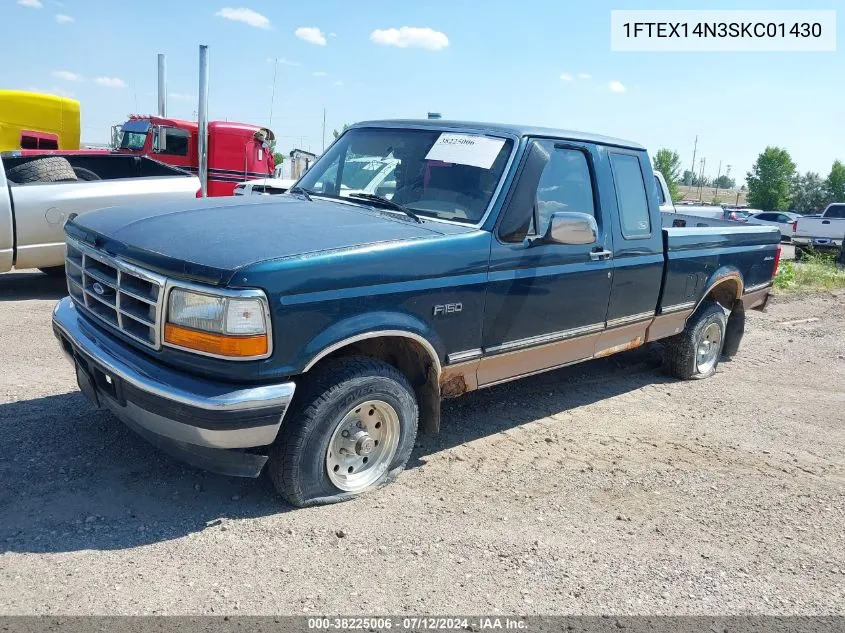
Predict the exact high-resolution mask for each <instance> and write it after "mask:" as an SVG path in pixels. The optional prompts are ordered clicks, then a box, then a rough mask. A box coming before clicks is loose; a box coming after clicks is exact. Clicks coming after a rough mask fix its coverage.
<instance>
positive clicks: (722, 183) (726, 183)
mask: <svg viewBox="0 0 845 633" xmlns="http://www.w3.org/2000/svg"><path fill="white" fill-rule="evenodd" d="M713 186H714V187H718V188H719V189H733V188H734V187H736V180H734V179H733V178H731V177H729V176H728V175H726V174H722V175H721V176H719V177H718V178H716V180H714V181H713Z"/></svg>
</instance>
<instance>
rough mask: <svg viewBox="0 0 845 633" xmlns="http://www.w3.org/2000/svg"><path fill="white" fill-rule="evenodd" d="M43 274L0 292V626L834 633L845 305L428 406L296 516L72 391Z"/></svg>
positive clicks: (258, 489)
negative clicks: (504, 622)
mask: <svg viewBox="0 0 845 633" xmlns="http://www.w3.org/2000/svg"><path fill="white" fill-rule="evenodd" d="M63 294H64V292H63V287H62V283H61V281H55V280H49V279H47V278H45V277H43V276H41V275H40V274H38V273H27V272H24V273H14V274H8V275H0V349H2V351H3V354H2V358H3V365H4V371H3V373H2V376H0V437H2V440H0V552H2V554H1V555H0V613H2V614H36V613H37V614H49V613H52V614H139V613H145V614H149V613H156V614H204V613H216V614H219V613H233V614H237V613H240V614H272V613H278V614H316V613H350V614H367V615H371V614H375V613H412V614H421V613H442V614H449V613H455V612H462V613H468V614H473V613H509V612H519V613H527V614H532V613H545V614H552V613H586V614H597V613H607V612H611V613H619V614H639V613H650V614H751V613H753V614H845V592H843V587H845V550H844V549H843V530H845V486H843V484H844V483H845V480H843V467H845V430H843V427H845V414H844V413H843V404H845V337H843V335H842V332H843V327H845V309H843V307H845V293H842V292H839V293H837V294H830V293H828V294H818V295H806V296H801V297H793V298H790V299H786V298H779V299H776V300H774V301H773V302H772V303H770V306H769V308H768V309H767V311H766V312H765V313H762V314H761V313H756V312H754V313H751V314H750V316H749V324H748V328H747V334H746V337H745V342H744V344H743V348H742V349H741V352H740V355H739V356H738V357H737V358H736V359H735V360H734V361H733V362H731V363H725V364H722V365H721V366H720V368H719V371H718V373H717V374H716V375H715V376H714V377H713V378H710V379H708V380H702V381H693V382H677V381H674V380H670V379H668V378H666V377H664V376H662V375H661V374H660V373H659V372H658V371H657V370H656V362H657V356H656V352H655V350H653V349H644V350H637V351H634V352H629V353H626V354H624V355H622V356H617V357H612V358H608V359H603V360H601V361H595V362H592V363H587V364H584V365H580V366H575V367H571V368H568V369H565V370H560V371H556V372H553V373H550V374H546V375H543V376H539V377H534V378H529V379H526V380H523V381H519V382H516V383H511V384H509V385H505V386H501V387H496V388H492V389H489V390H486V391H480V392H476V393H475V394H471V395H469V396H466V397H465V398H463V399H461V400H456V401H452V402H449V403H447V404H446V405H445V407H444V415H443V425H442V427H443V428H442V433H441V435H440V436H439V437H438V438H435V439H430V438H423V439H422V440H421V443H420V445H419V446H418V447H417V449H416V451H415V454H414V456H413V457H412V459H411V463H410V465H409V468H408V470H407V472H405V473H404V474H403V475H402V476H401V477H400V478H399V481H398V482H396V483H395V484H393V485H391V486H389V487H387V488H384V489H382V490H379V491H377V492H375V493H373V494H370V495H368V496H365V497H363V498H361V499H359V500H356V501H354V502H351V503H345V504H341V505H335V506H330V507H323V508H312V509H307V510H292V509H290V508H289V507H286V506H285V505H284V504H283V503H282V502H281V501H280V500H279V498H278V497H276V496H275V494H274V493H273V490H272V488H271V486H270V484H269V483H268V482H267V480H266V479H264V478H262V479H259V480H239V479H230V478H226V477H219V476H215V475H211V474H208V473H204V472H201V471H197V470H194V469H192V468H190V467H186V466H183V465H182V464H180V463H177V462H176V461H174V460H171V459H170V458H168V457H166V456H163V455H161V454H159V453H158V452H156V451H155V450H154V449H152V448H151V447H149V446H148V445H146V444H145V443H144V442H143V441H142V440H140V439H139V438H137V437H136V436H135V435H133V434H132V433H131V432H130V431H128V430H127V429H126V428H124V426H123V425H121V424H120V423H119V422H117V421H116V420H115V419H114V418H112V417H111V416H110V415H109V414H107V413H104V412H101V411H95V410H94V409H93V408H92V407H91V406H90V405H89V404H88V403H87V402H86V401H85V400H84V399H83V397H82V396H81V395H80V394H79V392H78V391H77V388H76V385H75V383H74V378H73V372H72V371H71V368H70V366H69V365H68V364H67V362H66V361H65V360H64V359H63V358H62V357H61V355H60V353H59V351H58V347H57V344H56V342H55V341H54V339H53V336H52V333H51V331H50V310H51V308H52V306H53V304H54V302H55V300H56V299H57V298H58V297H60V296H61V295H63Z"/></svg>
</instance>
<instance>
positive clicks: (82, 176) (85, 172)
mask: <svg viewBox="0 0 845 633" xmlns="http://www.w3.org/2000/svg"><path fill="white" fill-rule="evenodd" d="M73 173H74V174H76V178H77V180H102V178H100V177H99V176H98V175H97V174H95V173H94V172H93V171H91V170H90V169H85V168H84V167H74V168H73Z"/></svg>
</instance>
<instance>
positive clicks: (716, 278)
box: [690, 266, 745, 315]
mask: <svg viewBox="0 0 845 633" xmlns="http://www.w3.org/2000/svg"><path fill="white" fill-rule="evenodd" d="M724 284H736V296H735V297H734V301H736V300H739V299H742V293H743V291H744V289H745V282H744V281H743V279H742V274H741V273H740V272H739V270H738V269H737V268H735V267H734V266H722V267H720V268H717V269H716V270H715V271H714V272H713V274H712V275H710V277H709V278H708V279H707V282H706V284H705V286H704V292H702V293H701V296H700V297H699V298H698V301H696V302H695V306H694V307H693V309H692V311H691V312H690V315H692V314H695V311H696V310H698V308H699V307H701V304H702V303H704V300H705V299H706V298H707V295H709V294H710V293H711V292H713V290H715V289H716V288H718V287H719V286H722V285H724ZM723 307H725V308H727V309H729V310H730V309H731V308H733V301H732V302H731V303H730V305H728V306H723Z"/></svg>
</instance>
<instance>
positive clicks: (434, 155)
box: [425, 132, 505, 169]
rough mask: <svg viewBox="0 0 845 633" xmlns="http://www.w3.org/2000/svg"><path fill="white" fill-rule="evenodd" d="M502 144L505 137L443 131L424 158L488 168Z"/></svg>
mask: <svg viewBox="0 0 845 633" xmlns="http://www.w3.org/2000/svg"><path fill="white" fill-rule="evenodd" d="M504 144H505V139H502V138H490V137H489V136H475V135H473V134H452V133H450V132H444V133H443V134H441V135H440V138H438V139H437V142H436V143H434V145H432V146H431V149H430V150H429V151H428V154H427V155H426V157H425V159H426V160H440V161H443V162H444V163H457V164H458V165H471V166H472V167H481V168H482V169H490V167H492V166H493V161H494V160H496V156H498V155H499V151H500V150H501V149H502V146H503V145H504Z"/></svg>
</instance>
